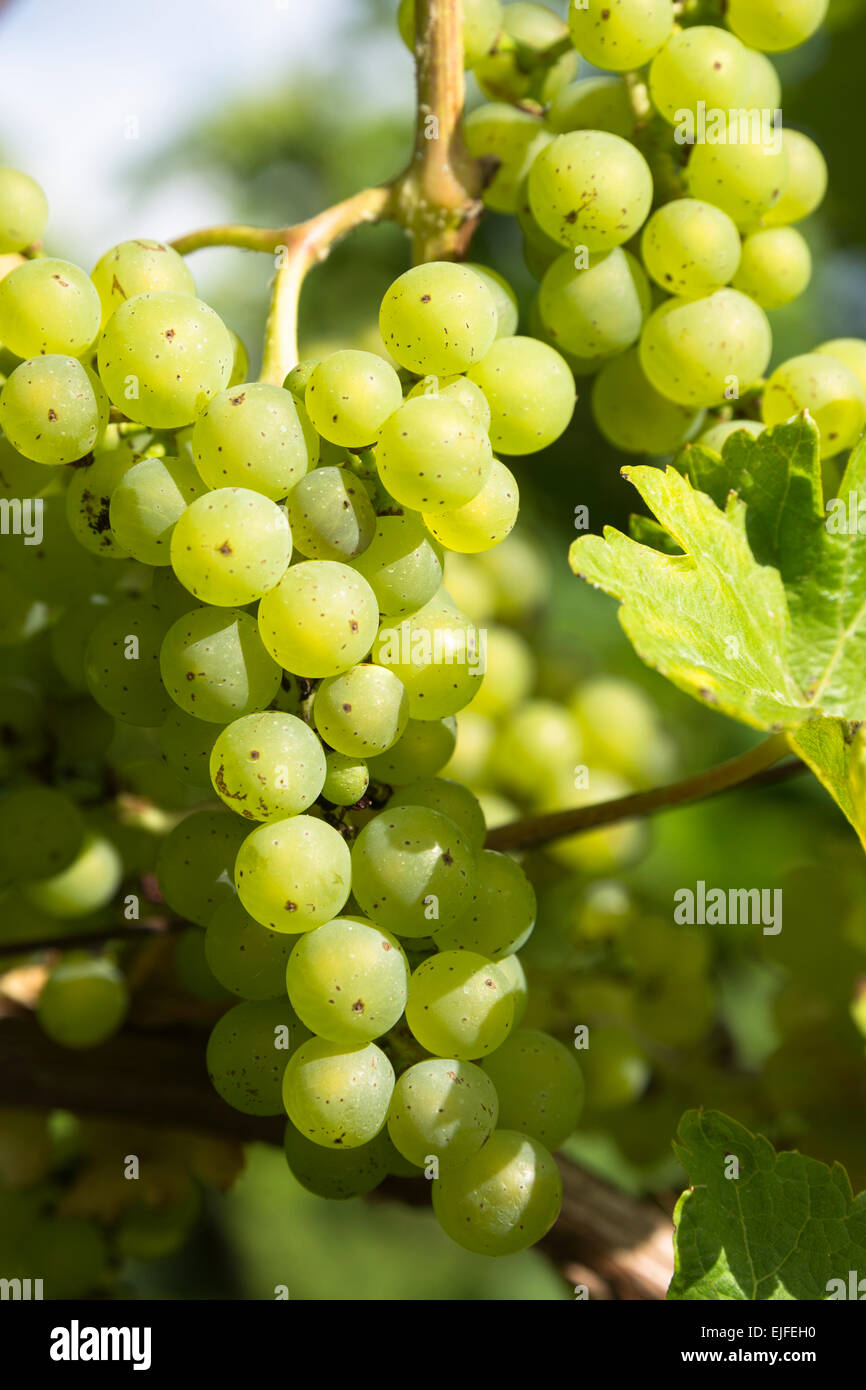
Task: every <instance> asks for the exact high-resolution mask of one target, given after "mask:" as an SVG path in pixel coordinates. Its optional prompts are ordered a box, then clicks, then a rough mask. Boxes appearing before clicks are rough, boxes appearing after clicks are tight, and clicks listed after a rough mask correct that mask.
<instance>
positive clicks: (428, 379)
mask: <svg viewBox="0 0 866 1390" xmlns="http://www.w3.org/2000/svg"><path fill="white" fill-rule="evenodd" d="M416 396H445V397H446V399H448V400H450V401H454V402H456V403H457V404H458V405H462V406H463V408H464V410H467V411H468V412H469V414H470V415H471V416H472V419H473V420H474V421H475V423H476V425H478V427H479V428H480V429H481V430H483V431H484V433H485V434H486V433H487V431H488V430H489V428H490V406H489V405H488V404H487V397H486V396H485V394H484V392H483V391H482V390H481V387H480V386H476V385H475V382H474V381H470V380H469V378H468V376H451V377H447V376H446V377H443V378H442V380H441V381H440V380H439V378H438V377H435V376H425V377H422V378H421V380H420V381H419V382H418V383H417V385H415V386H413V387H412V390H411V391H410V392H409V393H408V395H407V396H406V399H407V401H412V400H414V399H415V397H416Z"/></svg>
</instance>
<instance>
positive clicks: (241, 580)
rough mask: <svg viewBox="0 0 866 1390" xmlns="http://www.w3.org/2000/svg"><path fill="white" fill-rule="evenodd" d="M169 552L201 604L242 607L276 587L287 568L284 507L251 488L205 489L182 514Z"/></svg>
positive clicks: (288, 548)
mask: <svg viewBox="0 0 866 1390" xmlns="http://www.w3.org/2000/svg"><path fill="white" fill-rule="evenodd" d="M170 553H171V566H172V569H173V570H174V572H175V574H176V575H177V577H178V579H179V580H180V582H181V584H183V585H184V587H185V588H187V589H189V591H190V593H191V594H195V596H196V598H197V599H199V600H200V601H201V602H202V603H212V604H215V605H217V606H218V607H220V608H237V607H242V606H243V605H244V604H246V603H252V602H253V600H255V599H257V598H261V597H262V595H263V594H266V593H268V592H269V591H270V590H271V589H273V587H274V585H275V584H277V583H278V582H279V580H280V579H281V578H282V576H283V575H284V574H285V572H286V570H287V569H288V565H289V560H290V559H291V555H292V534H291V531H290V530H289V521H288V517H287V516H286V512H285V508H283V507H279V506H278V505H277V503H276V502H272V501H271V500H270V498H269V497H263V496H262V494H261V493H260V492H252V491H251V490H250V489H249V488H244V487H223V488H219V489H217V491H216V492H206V493H204V495H203V496H201V497H198V498H196V500H195V501H194V502H191V503H190V505H189V506H188V507H187V509H186V511H184V512H182V513H181V515H180V516H179V517H178V519H177V521H176V523H175V526H174V530H173V531H172V533H171V543H170Z"/></svg>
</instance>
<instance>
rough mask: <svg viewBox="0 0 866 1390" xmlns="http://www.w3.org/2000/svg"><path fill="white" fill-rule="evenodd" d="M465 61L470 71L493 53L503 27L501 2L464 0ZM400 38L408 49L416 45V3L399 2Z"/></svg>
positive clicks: (411, 0) (408, 0) (403, 0)
mask: <svg viewBox="0 0 866 1390" xmlns="http://www.w3.org/2000/svg"><path fill="white" fill-rule="evenodd" d="M462 13H463V60H464V64H465V66H466V67H467V68H474V67H475V64H476V63H478V62H480V60H481V59H482V58H483V57H484V56H485V55H486V54H487V53H488V52H489V51H490V49H491V48H492V47H493V42H494V40H495V39H496V36H497V34H498V33H499V31H500V29H501V28H502V4H501V0H463V12H462ZM397 24H398V26H399V29H400V35H401V37H402V39H403V42H404V43H405V45H406V47H407V48H408V49H410V50H411V49H412V48H414V46H415V0H400V9H399V11H398V14H397Z"/></svg>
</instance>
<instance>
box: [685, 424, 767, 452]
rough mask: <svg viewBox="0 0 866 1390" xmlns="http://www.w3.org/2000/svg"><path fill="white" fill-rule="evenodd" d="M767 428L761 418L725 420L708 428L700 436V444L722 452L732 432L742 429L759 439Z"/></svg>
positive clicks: (735, 432)
mask: <svg viewBox="0 0 866 1390" xmlns="http://www.w3.org/2000/svg"><path fill="white" fill-rule="evenodd" d="M766 428H767V426H766V425H762V424H761V422H760V420H723V421H722V422H721V423H720V424H718V425H712V426H711V427H710V428H709V429H708V430H704V433H703V434H701V435H699V436H698V440H697V442H698V444H700V445H702V446H703V448H705V449H714V450H715V452H716V453H717V454H720V453H721V452H722V449H723V448H724V446H725V443H726V441H727V440H728V439H730V437H731V435H732V434H737V433H738V432H739V431H740V430H742V431H744V432H745V433H746V434H748V435H751V437H752V438H753V439H757V437H758V435H759V434H763V432H764V430H765V429H766Z"/></svg>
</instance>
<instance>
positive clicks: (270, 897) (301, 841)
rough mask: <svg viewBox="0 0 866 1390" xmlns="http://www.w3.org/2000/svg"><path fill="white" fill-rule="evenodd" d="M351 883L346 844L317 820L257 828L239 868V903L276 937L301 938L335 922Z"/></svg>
mask: <svg viewBox="0 0 866 1390" xmlns="http://www.w3.org/2000/svg"><path fill="white" fill-rule="evenodd" d="M350 882H351V860H350V857H349V849H348V846H347V844H346V841H345V840H344V839H343V837H342V835H340V834H339V832H338V831H336V830H334V829H333V827H332V826H330V825H326V824H325V822H324V821H322V820H316V819H314V817H313V816H293V817H292V818H291V819H289V820H281V821H274V822H273V823H271V824H270V825H260V826H257V828H256V829H255V830H253V831H252V833H251V834H249V835H248V836H247V838H246V839H245V840H244V842H243V844H242V845H241V848H240V851H239V853H238V856H237V860H236V862H235V884H236V887H237V890H238V897H239V898H240V900H241V902H242V903H243V905H244V907H245V908H246V910H247V912H248V913H249V914H250V916H251V917H253V918H255V920H256V921H257V922H261V924H262V926H264V927H270V929H271V931H278V932H289V933H293V934H297V933H298V932H304V931H310V930H311V928H313V927H319V926H321V925H322V923H323V922H330V921H331V920H332V919H333V918H334V917H336V916H337V914H338V913H339V912H340V910H341V908H342V907H343V906H344V905H345V902H346V899H347V898H348V896H349V887H350Z"/></svg>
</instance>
